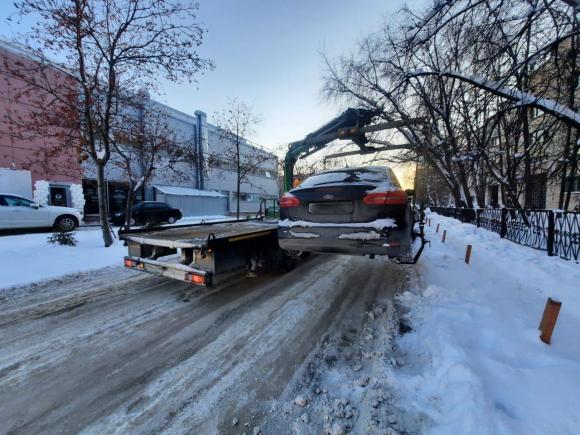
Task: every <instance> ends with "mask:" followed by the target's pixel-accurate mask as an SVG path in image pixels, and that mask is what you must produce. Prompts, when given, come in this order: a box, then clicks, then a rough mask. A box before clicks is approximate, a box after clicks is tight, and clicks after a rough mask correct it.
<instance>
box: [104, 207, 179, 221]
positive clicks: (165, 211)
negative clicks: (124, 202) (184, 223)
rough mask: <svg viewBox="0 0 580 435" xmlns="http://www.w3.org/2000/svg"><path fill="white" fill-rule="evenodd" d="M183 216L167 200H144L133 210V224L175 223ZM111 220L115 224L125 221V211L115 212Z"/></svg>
mask: <svg viewBox="0 0 580 435" xmlns="http://www.w3.org/2000/svg"><path fill="white" fill-rule="evenodd" d="M181 218H182V215H181V210H179V209H178V208H173V207H171V206H170V205H169V204H167V203H165V202H159V201H143V202H140V203H138V204H136V205H135V206H134V207H133V210H132V212H131V225H153V224H161V223H165V222H167V223H170V224H173V223H175V222H177V221H178V220H179V219H181ZM111 220H112V221H113V223H114V224H115V225H123V224H124V223H125V212H124V211H122V212H117V213H113V216H112V217H111Z"/></svg>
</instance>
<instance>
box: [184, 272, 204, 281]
mask: <svg viewBox="0 0 580 435" xmlns="http://www.w3.org/2000/svg"><path fill="white" fill-rule="evenodd" d="M185 279H186V280H187V281H190V282H192V283H194V284H205V276H203V275H197V274H195V273H188V274H186V275H185Z"/></svg>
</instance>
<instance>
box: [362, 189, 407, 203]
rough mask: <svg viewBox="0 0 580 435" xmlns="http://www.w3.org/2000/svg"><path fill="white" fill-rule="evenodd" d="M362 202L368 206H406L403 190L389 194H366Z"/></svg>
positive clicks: (405, 195) (405, 196)
mask: <svg viewBox="0 0 580 435" xmlns="http://www.w3.org/2000/svg"><path fill="white" fill-rule="evenodd" d="M363 202H364V203H365V204H368V205H391V204H393V205H406V204H407V202H408V199H407V194H406V193H405V191H403V190H393V191H391V192H375V193H372V192H371V193H368V194H367V195H365V197H364V198H363Z"/></svg>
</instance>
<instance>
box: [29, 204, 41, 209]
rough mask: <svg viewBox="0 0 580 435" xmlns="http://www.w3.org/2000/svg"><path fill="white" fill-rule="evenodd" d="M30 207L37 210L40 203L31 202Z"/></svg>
mask: <svg viewBox="0 0 580 435" xmlns="http://www.w3.org/2000/svg"><path fill="white" fill-rule="evenodd" d="M30 207H32V208H34V209H36V210H38V209H39V208H40V205H38V204H37V203H35V202H33V203H31V204H30Z"/></svg>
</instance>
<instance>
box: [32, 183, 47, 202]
mask: <svg viewBox="0 0 580 435" xmlns="http://www.w3.org/2000/svg"><path fill="white" fill-rule="evenodd" d="M49 194H50V184H48V181H45V180H38V181H37V182H36V183H34V196H33V198H32V199H33V201H34V202H36V203H37V204H40V205H44V206H46V205H48V196H49Z"/></svg>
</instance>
